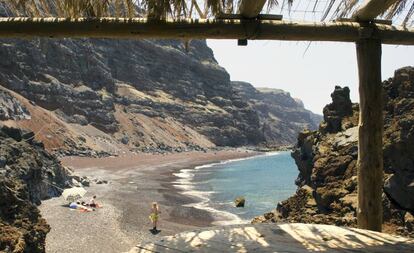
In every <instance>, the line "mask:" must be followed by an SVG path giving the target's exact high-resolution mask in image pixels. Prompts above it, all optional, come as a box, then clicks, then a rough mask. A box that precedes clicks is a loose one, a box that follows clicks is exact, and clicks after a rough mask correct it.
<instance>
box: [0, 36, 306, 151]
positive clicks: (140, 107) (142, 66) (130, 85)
mask: <svg viewBox="0 0 414 253" xmlns="http://www.w3.org/2000/svg"><path fill="white" fill-rule="evenodd" d="M0 58H1V59H2V61H1V62H0V85H2V86H4V87H5V88H7V89H8V90H11V91H14V92H16V93H18V94H19V95H22V96H23V97H24V98H25V99H27V100H28V101H30V102H31V103H32V104H35V105H36V106H38V107H41V108H44V109H46V110H48V111H52V112H53V114H55V115H57V116H58V117H59V119H60V120H63V121H64V122H65V123H68V124H72V125H73V126H76V128H77V129H78V130H79V131H81V132H82V131H83V132H85V133H86V134H85V135H83V136H82V138H85V139H87V141H86V144H87V145H86V146H88V147H89V148H91V149H94V148H95V147H94V145H89V144H90V143H89V142H88V138H87V137H88V136H89V137H91V139H92V142H99V140H97V139H96V138H95V137H94V136H91V134H90V133H91V132H93V133H98V132H99V135H101V136H102V135H107V137H108V138H109V139H110V140H108V142H110V144H108V145H111V148H108V149H115V150H118V151H119V147H114V146H117V145H121V146H126V147H127V148H128V149H132V150H137V151H146V150H157V149H159V150H166V151H168V150H186V149H204V148H210V147H214V146H216V145H217V146H242V145H258V144H261V143H264V142H267V141H269V142H271V143H275V144H287V143H288V144H293V143H294V139H293V138H292V136H294V135H295V134H296V133H297V132H298V131H299V130H301V127H302V126H303V127H305V126H308V125H309V127H310V128H312V125H314V123H313V119H312V118H311V117H310V116H309V113H308V112H306V111H305V110H304V109H303V106H300V105H299V104H298V103H295V101H294V100H293V99H292V98H290V96H289V95H288V94H287V93H283V92H280V94H279V95H277V94H273V93H275V92H271V93H272V94H273V95H270V93H269V95H265V94H267V93H261V92H258V91H256V92H257V94H258V96H259V95H260V94H262V95H260V96H261V98H263V99H265V100H266V104H269V103H270V104H274V105H275V106H273V105H270V107H269V110H270V111H271V112H269V113H267V112H264V111H263V112H261V111H260V110H259V107H262V106H263V105H264V103H263V102H260V101H258V99H260V98H259V97H257V98H254V99H255V100H254V101H255V102H248V100H249V98H246V97H245V95H243V94H241V93H239V92H238V91H237V88H235V87H236V86H233V85H232V83H231V81H230V76H229V74H228V73H227V72H226V71H225V70H224V69H223V68H222V67H220V66H219V65H218V63H217V61H216V60H215V58H214V55H213V52H212V50H211V49H210V48H208V46H207V44H206V42H205V41H199V40H193V41H191V43H190V44H189V48H188V51H187V50H186V49H185V47H184V45H183V43H182V42H180V41H174V40H165V41H159V40H158V41H156V40H104V39H99V40H98V39H77V40H75V39H73V40H71V39H60V40H57V39H55V40H50V39H35V40H31V41H28V40H16V39H8V40H1V41H0ZM250 88H252V89H253V90H255V89H254V88H253V87H250ZM279 100H280V101H279ZM251 101H253V100H251ZM290 106H292V108H290ZM263 110H267V109H263ZM301 117H303V118H301ZM291 120H292V121H294V123H295V122H297V123H298V124H294V123H290V122H289V121H291ZM33 130H34V129H33ZM275 131H276V132H277V134H272V132H275ZM282 132H287V133H288V134H286V136H283V135H282V134H281V133H282ZM49 135H51V136H52V137H53V138H59V137H58V136H55V135H54V134H53V133H51V134H49ZM92 135H93V134H92ZM95 135H96V134H95ZM74 139H76V138H74ZM45 143H46V144H47V142H45ZM80 144H82V143H76V145H74V144H70V145H69V144H64V143H63V144H61V145H60V146H59V147H54V148H59V149H66V150H70V149H71V148H79V147H80V146H85V145H80ZM46 147H47V148H48V147H49V146H48V145H46ZM121 149H122V148H121ZM69 153H70V152H69Z"/></svg>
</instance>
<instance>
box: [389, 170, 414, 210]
mask: <svg viewBox="0 0 414 253" xmlns="http://www.w3.org/2000/svg"><path fill="white" fill-rule="evenodd" d="M384 191H385V193H386V194H387V195H388V197H389V198H391V199H392V200H393V201H394V202H395V203H397V204H398V205H399V206H400V207H401V208H403V209H405V210H408V211H411V212H414V178H411V177H410V175H406V174H405V173H395V174H393V175H391V177H390V178H389V179H388V180H386V182H385V185H384Z"/></svg>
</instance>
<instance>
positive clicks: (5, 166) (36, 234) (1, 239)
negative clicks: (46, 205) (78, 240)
mask: <svg viewBox="0 0 414 253" xmlns="http://www.w3.org/2000/svg"><path fill="white" fill-rule="evenodd" d="M32 137H33V132H22V131H21V130H19V129H16V128H9V127H6V126H3V127H1V128H0V234H1V236H0V251H1V252H44V251H45V239H46V234H47V232H48V231H49V229H50V228H49V226H48V225H47V223H46V221H45V220H44V219H42V217H41V216H40V213H39V210H38V209H37V208H36V205H38V204H40V201H41V200H42V199H46V198H50V197H54V196H58V195H60V191H59V190H58V189H57V188H56V187H55V186H57V187H59V188H64V187H66V186H69V185H70V180H69V176H68V174H67V171H66V170H65V169H64V168H63V167H62V166H61V165H60V163H59V162H58V160H57V159H56V158H55V157H54V156H51V155H50V154H49V153H47V152H46V151H45V150H44V148H43V145H42V144H41V143H39V142H37V141H35V140H34V139H33V138H32Z"/></svg>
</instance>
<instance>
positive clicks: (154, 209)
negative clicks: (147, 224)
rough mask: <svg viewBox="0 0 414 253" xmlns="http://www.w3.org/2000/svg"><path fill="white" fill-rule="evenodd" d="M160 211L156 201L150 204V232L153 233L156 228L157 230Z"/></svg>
mask: <svg viewBox="0 0 414 253" xmlns="http://www.w3.org/2000/svg"><path fill="white" fill-rule="evenodd" d="M160 213H161V212H160V209H159V206H158V204H157V202H153V203H152V204H151V214H150V216H149V218H150V220H151V222H152V226H153V228H152V232H153V233H156V232H158V230H157V222H158V219H159V214H160Z"/></svg>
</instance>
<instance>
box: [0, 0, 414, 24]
mask: <svg viewBox="0 0 414 253" xmlns="http://www.w3.org/2000/svg"><path fill="white" fill-rule="evenodd" d="M239 2H241V0H205V1H201V0H0V13H1V14H2V15H5V16H26V17H50V16H52V17H148V18H152V19H166V18H175V19H179V18H184V17H186V18H188V17H193V18H200V17H201V18H206V17H214V16H216V15H218V14H220V13H237V11H238V8H237V7H238V5H239ZM363 3H364V1H363V0H267V7H265V8H264V11H267V12H270V13H277V14H283V15H284V20H294V21H321V20H322V21H324V20H336V19H341V18H350V17H352V15H353V14H354V12H355V10H356V9H358V7H359V6H361V5H362V4H363ZM413 13H414V0H398V1H395V3H394V4H392V5H391V6H390V7H389V8H388V9H387V10H386V11H385V12H384V13H383V14H382V15H381V16H380V17H379V18H382V19H392V21H393V23H394V24H396V25H403V26H411V25H412V24H413V19H412V16H413Z"/></svg>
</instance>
